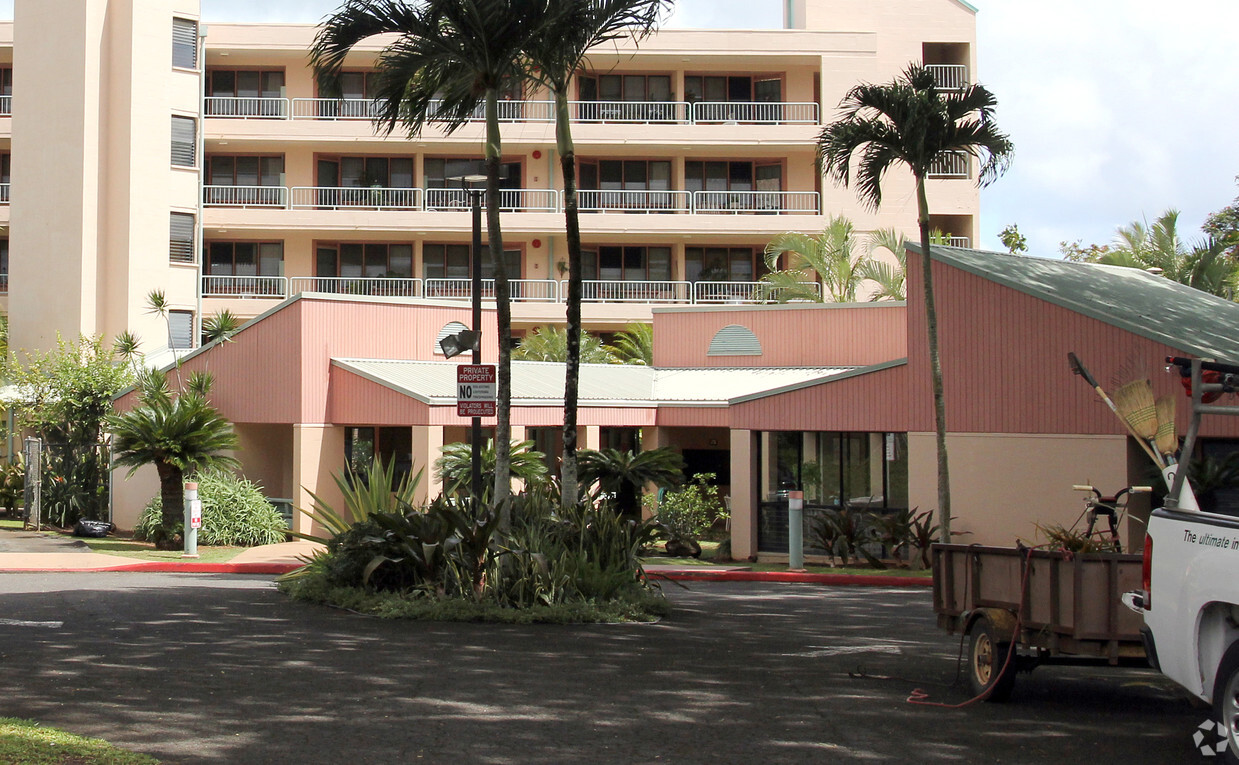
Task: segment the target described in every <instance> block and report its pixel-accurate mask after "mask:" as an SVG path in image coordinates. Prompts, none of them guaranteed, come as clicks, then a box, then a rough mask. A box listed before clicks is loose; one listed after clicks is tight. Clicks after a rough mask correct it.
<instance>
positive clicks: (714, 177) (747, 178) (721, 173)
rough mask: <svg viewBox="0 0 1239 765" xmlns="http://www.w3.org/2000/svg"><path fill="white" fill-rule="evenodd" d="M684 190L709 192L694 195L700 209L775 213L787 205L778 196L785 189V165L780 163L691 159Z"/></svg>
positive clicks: (686, 163) (685, 176)
mask: <svg viewBox="0 0 1239 765" xmlns="http://www.w3.org/2000/svg"><path fill="white" fill-rule="evenodd" d="M684 188H685V189H687V190H688V191H691V192H706V193H703V194H697V195H696V196H695V199H696V200H697V208H698V209H699V210H759V211H760V210H769V211H775V210H778V209H781V208H782V207H783V204H784V200H783V198H782V195H781V194H779V193H778V192H781V191H782V190H783V166H782V164H781V163H778V162H745V161H739V162H724V161H699V160H692V161H689V162H685V163H684ZM755 191H756V192H770V193H767V194H755V193H753V192H755ZM715 192H716V193H715Z"/></svg>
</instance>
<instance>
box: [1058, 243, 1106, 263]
mask: <svg viewBox="0 0 1239 765" xmlns="http://www.w3.org/2000/svg"><path fill="white" fill-rule="evenodd" d="M1109 251H1110V248H1109V247H1107V246H1106V245H1104V244H1090V245H1085V244H1084V242H1083V241H1081V240H1079V239H1077V240H1075V241H1074V242H1066V241H1063V242H1059V243H1058V254H1059V255H1062V256H1063V260H1067V261H1070V262H1072V263H1096V262H1097V259H1098V258H1100V257H1101V256H1102V255H1105V254H1106V253H1107V252H1109Z"/></svg>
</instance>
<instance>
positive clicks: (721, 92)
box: [684, 75, 783, 103]
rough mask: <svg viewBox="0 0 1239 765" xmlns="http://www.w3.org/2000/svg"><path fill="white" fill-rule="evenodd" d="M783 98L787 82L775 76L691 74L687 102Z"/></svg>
mask: <svg viewBox="0 0 1239 765" xmlns="http://www.w3.org/2000/svg"><path fill="white" fill-rule="evenodd" d="M782 97H783V81H782V79H781V78H778V77H773V76H761V75H759V76H757V77H751V76H748V75H741V76H732V75H687V76H685V77H684V99H685V100H686V101H693V102H698V101H710V102H733V103H734V102H745V103H753V102H756V103H777V102H778V101H780V100H782Z"/></svg>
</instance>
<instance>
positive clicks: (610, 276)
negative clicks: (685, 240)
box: [581, 247, 671, 282]
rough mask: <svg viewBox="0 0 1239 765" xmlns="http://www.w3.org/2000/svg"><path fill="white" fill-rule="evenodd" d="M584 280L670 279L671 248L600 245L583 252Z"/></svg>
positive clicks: (634, 280)
mask: <svg viewBox="0 0 1239 765" xmlns="http://www.w3.org/2000/svg"><path fill="white" fill-rule="evenodd" d="M581 276H582V278H583V279H589V280H594V279H598V280H602V281H614V282H623V281H627V282H642V281H670V280H671V248H670V247H599V248H598V249H597V250H594V251H586V252H582V253H581Z"/></svg>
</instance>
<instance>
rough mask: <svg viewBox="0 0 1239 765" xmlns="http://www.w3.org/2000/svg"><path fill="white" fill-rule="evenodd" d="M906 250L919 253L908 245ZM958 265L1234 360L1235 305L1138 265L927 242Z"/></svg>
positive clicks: (1238, 308) (1190, 349)
mask: <svg viewBox="0 0 1239 765" xmlns="http://www.w3.org/2000/svg"><path fill="white" fill-rule="evenodd" d="M909 248H910V249H912V250H913V251H915V252H918V253H919V252H920V251H921V248H920V247H919V246H918V245H916V244H914V243H912V244H909ZM930 249H931V250H932V251H933V258H934V260H937V261H939V262H941V263H945V264H947V265H950V266H954V267H955V268H958V269H960V270H962V271H966V272H968V273H971V274H975V275H977V276H980V277H981V278H983V279H988V280H989V281H992V282H996V283H998V284H1001V285H1003V286H1006V287H1010V288H1011V289H1014V290H1017V291H1019V292H1022V293H1024V294H1026V295H1032V296H1033V297H1036V298H1041V299H1042V300H1045V301H1046V302H1049V303H1053V304H1055V305H1059V306H1062V307H1063V308H1067V309H1069V310H1071V311H1075V312H1077V313H1080V314H1083V315H1085V316H1088V317H1091V318H1093V319H1096V320H1098V321H1100V322H1104V323H1106V324H1109V325H1111V326H1115V327H1119V328H1120V329H1124V330H1127V331H1128V332H1131V333H1132V334H1135V335H1139V336H1141V337H1145V338H1148V339H1150V340H1154V341H1156V342H1160V343H1164V344H1166V345H1169V346H1171V347H1172V348H1177V349H1179V350H1181V351H1184V352H1185V353H1189V354H1192V355H1196V356H1201V357H1203V358H1212V359H1219V360H1230V361H1239V303H1235V302H1234V301H1231V300H1227V299H1225V298H1220V297H1217V296H1215V295H1210V294H1208V293H1205V292H1201V291H1200V290H1197V289H1192V288H1191V287H1188V286H1186V285H1183V284H1179V283H1178V282H1173V281H1171V280H1169V279H1167V278H1165V277H1163V276H1157V275H1155V274H1151V273H1148V272H1147V271H1142V270H1140V269H1138V268H1125V267H1122V266H1103V265H1100V264H1096V263H1072V262H1069V261H1065V260H1051V259H1049V258H1034V257H1027V256H1022V255H1009V254H1007V253H1003V252H986V251H984V250H969V249H963V248H960V247H943V246H939V245H933V246H931V247H930Z"/></svg>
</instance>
